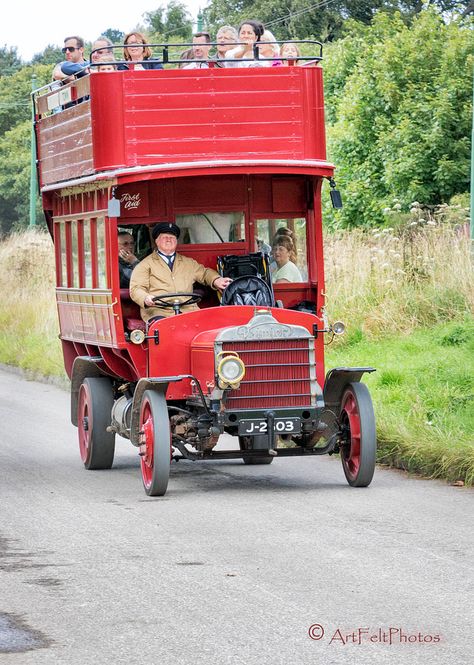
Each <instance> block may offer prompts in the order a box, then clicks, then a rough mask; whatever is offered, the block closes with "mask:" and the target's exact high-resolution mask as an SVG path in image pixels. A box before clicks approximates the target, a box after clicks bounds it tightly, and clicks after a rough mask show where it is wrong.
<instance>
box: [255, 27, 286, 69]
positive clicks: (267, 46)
mask: <svg viewBox="0 0 474 665" xmlns="http://www.w3.org/2000/svg"><path fill="white" fill-rule="evenodd" d="M279 55H280V47H279V45H278V44H277V43H276V39H275V35H274V34H273V32H270V30H264V32H263V35H262V36H261V37H260V41H259V43H258V56H259V58H264V59H263V60H261V61H259V63H260V65H262V66H263V67H274V66H275V65H281V60H279V58H278V56H279ZM266 58H272V60H266Z"/></svg>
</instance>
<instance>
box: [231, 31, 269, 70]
mask: <svg viewBox="0 0 474 665" xmlns="http://www.w3.org/2000/svg"><path fill="white" fill-rule="evenodd" d="M264 29H265V28H264V27H263V23H260V21H254V20H253V19H249V20H247V21H244V22H243V23H241V24H240V27H239V42H242V43H241V44H239V46H236V47H235V48H233V49H231V50H230V51H227V53H226V58H231V59H234V60H235V62H226V63H225V65H226V67H249V66H251V64H252V63H254V62H255V58H254V52H253V46H254V44H255V43H256V42H259V41H260V38H261V36H262V35H263V32H264Z"/></svg>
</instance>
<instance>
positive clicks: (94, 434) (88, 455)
mask: <svg viewBox="0 0 474 665" xmlns="http://www.w3.org/2000/svg"><path fill="white" fill-rule="evenodd" d="M113 405H114V394H113V390H112V383H111V381H110V380H109V379H107V378H105V377H104V378H101V377H90V378H87V379H84V381H83V382H82V384H81V387H80V389H79V399H78V407H77V429H78V434H79V452H80V453H81V459H82V461H83V462H84V466H85V467H86V469H89V470H93V469H110V467H111V466H112V464H113V461H114V453H115V434H114V433H113V432H107V427H108V426H109V425H110V420H111V413H112V407H113Z"/></svg>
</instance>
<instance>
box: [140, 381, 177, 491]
mask: <svg viewBox="0 0 474 665" xmlns="http://www.w3.org/2000/svg"><path fill="white" fill-rule="evenodd" d="M170 463H171V433H170V423H169V418H168V408H167V406H166V399H165V397H164V395H162V394H161V393H158V392H155V391H153V390H146V391H145V392H144V393H143V397H142V403H141V407H140V465H141V471H142V479H143V487H144V488H145V492H146V493H147V494H148V496H163V495H164V494H165V493H166V490H167V487H168V480H169V475H170Z"/></svg>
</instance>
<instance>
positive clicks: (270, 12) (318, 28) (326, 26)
mask: <svg viewBox="0 0 474 665" xmlns="http://www.w3.org/2000/svg"><path fill="white" fill-rule="evenodd" d="M426 4H432V5H434V6H435V7H436V8H437V9H438V10H439V11H440V12H443V13H444V14H446V15H448V14H451V15H452V14H456V13H461V12H463V11H466V10H467V8H468V7H470V6H471V5H472V8H471V9H470V11H471V12H472V11H474V0H459V1H458V0H374V1H372V2H369V0H332V1H331V2H327V3H325V2H321V1H314V2H308V0H236V2H234V1H233V0H211V2H210V4H209V5H208V6H207V7H206V9H205V10H204V12H203V13H204V18H205V24H206V25H207V26H208V28H209V29H210V30H211V31H212V32H213V33H214V34H215V32H216V31H217V29H218V28H219V27H220V26H221V25H223V24H225V23H230V24H231V25H236V26H237V25H238V24H239V23H240V22H241V21H242V20H244V19H246V18H258V19H259V20H261V21H262V22H263V23H264V24H265V26H266V27H268V28H269V29H270V30H272V31H273V32H274V34H275V36H276V37H277V39H282V40H285V39H311V38H313V39H319V40H321V41H323V42H327V41H333V40H335V39H337V38H339V37H341V36H342V34H343V33H344V24H345V21H346V20H347V19H354V20H356V21H359V22H362V23H364V24H369V23H370V22H371V21H372V19H373V17H374V16H375V14H376V12H377V11H380V10H382V11H384V12H387V13H393V12H395V11H399V12H400V13H401V14H402V15H403V16H404V18H405V20H406V21H409V20H411V19H412V18H413V17H414V16H415V15H417V14H419V13H420V12H421V11H423V9H424V7H425V6H426Z"/></svg>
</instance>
